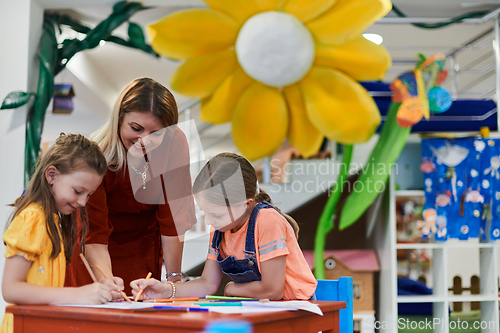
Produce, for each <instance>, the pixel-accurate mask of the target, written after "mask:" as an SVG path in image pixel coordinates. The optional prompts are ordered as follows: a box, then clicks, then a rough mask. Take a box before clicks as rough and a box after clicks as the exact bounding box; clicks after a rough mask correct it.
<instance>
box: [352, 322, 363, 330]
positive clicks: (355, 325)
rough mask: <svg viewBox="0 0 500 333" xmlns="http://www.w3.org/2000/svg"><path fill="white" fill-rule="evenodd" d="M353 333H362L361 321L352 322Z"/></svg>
mask: <svg viewBox="0 0 500 333" xmlns="http://www.w3.org/2000/svg"><path fill="white" fill-rule="evenodd" d="M352 332H353V333H361V320H360V319H354V321H353V322H352Z"/></svg>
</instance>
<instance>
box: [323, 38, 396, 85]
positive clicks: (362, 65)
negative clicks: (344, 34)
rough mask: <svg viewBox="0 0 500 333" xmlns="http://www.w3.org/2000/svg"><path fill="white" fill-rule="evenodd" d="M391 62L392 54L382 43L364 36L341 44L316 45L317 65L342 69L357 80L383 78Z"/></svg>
mask: <svg viewBox="0 0 500 333" xmlns="http://www.w3.org/2000/svg"><path fill="white" fill-rule="evenodd" d="M391 63H392V61H391V56H390V55H389V52H387V50H386V49H385V48H384V47H383V46H382V45H377V44H375V43H373V42H370V41H369V40H367V39H366V38H364V37H363V36H356V37H355V38H354V39H353V40H351V41H349V42H347V43H346V44H343V45H339V46H332V45H325V44H317V45H316V58H315V59H314V64H315V65H318V66H326V67H331V68H335V69H338V70H341V71H342V72H344V73H346V74H347V75H349V76H350V77H352V78H353V79H354V80H356V81H368V80H382V79H383V78H384V77H385V73H386V71H387V70H388V69H389V67H391Z"/></svg>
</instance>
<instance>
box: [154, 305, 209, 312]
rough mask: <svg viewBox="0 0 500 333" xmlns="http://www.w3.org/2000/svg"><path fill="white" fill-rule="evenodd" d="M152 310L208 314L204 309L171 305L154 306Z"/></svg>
mask: <svg viewBox="0 0 500 333" xmlns="http://www.w3.org/2000/svg"><path fill="white" fill-rule="evenodd" d="M153 309H187V310H188V311H199V312H208V311H209V309H205V308H197V307H190V306H184V307H180V306H171V305H155V306H153Z"/></svg>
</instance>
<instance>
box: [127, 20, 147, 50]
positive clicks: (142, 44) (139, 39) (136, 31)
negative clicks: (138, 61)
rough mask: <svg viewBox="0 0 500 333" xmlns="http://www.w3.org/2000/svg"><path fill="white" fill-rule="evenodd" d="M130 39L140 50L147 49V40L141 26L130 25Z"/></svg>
mask: <svg viewBox="0 0 500 333" xmlns="http://www.w3.org/2000/svg"><path fill="white" fill-rule="evenodd" d="M128 38H129V39H130V42H132V44H133V45H136V46H137V47H139V48H140V49H144V48H146V38H145V37H144V31H142V28H141V26H140V25H138V24H136V23H132V22H130V24H129V25H128Z"/></svg>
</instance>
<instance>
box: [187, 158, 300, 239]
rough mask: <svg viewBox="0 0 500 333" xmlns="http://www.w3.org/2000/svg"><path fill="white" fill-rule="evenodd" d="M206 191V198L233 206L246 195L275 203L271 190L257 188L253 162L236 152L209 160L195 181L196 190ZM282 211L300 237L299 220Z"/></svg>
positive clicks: (204, 194) (197, 191)
mask: <svg viewBox="0 0 500 333" xmlns="http://www.w3.org/2000/svg"><path fill="white" fill-rule="evenodd" d="M240 179H241V180H240ZM202 191H203V198H204V199H205V200H207V201H208V202H210V203H213V204H216V205H219V206H224V205H225V206H229V205H230V202H232V203H238V202H242V201H244V200H245V199H253V200H254V202H255V203H256V204H257V203H259V202H263V201H267V202H268V203H270V204H271V205H272V204H273V202H272V200H271V197H270V196H269V194H267V193H266V192H264V190H262V189H260V188H257V174H256V173H255V169H254V167H253V166H252V164H251V163H250V162H249V161H248V160H247V159H246V158H244V157H243V156H240V155H237V154H233V153H220V154H218V155H217V156H214V157H213V158H211V159H210V160H209V161H208V162H207V164H205V166H204V167H203V168H202V169H201V171H200V173H199V174H198V176H197V177H196V179H195V181H194V185H193V193H194V194H197V193H200V192H202ZM273 206H274V205H273ZM275 208H276V207H275ZM276 209H278V208H276ZM278 210H279V209H278ZM280 212H281V211H280ZM281 214H283V216H284V217H285V218H286V220H287V221H288V223H290V225H291V226H292V228H293V231H294V233H295V237H297V238H298V237H299V226H298V224H297V222H296V221H295V220H294V219H293V218H292V217H291V216H290V215H288V214H284V213H283V212H281Z"/></svg>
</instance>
